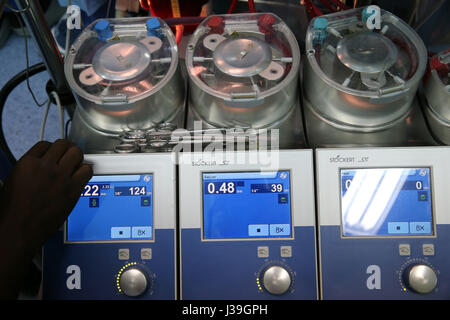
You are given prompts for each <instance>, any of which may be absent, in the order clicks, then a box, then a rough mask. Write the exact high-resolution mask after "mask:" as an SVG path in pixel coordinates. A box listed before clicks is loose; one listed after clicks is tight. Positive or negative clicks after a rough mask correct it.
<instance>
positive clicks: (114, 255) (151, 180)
mask: <svg viewBox="0 0 450 320" xmlns="http://www.w3.org/2000/svg"><path fill="white" fill-rule="evenodd" d="M169 156H170V155H169ZM85 159H86V161H90V162H92V163H93V168H94V176H93V177H92V179H91V180H90V181H89V183H88V184H87V185H86V186H85V188H84V190H83V192H82V194H81V196H80V198H79V200H78V202H77V204H76V205H75V207H74V209H73V210H72V212H71V214H70V215H69V217H68V219H67V222H66V224H65V228H64V230H61V231H59V232H58V233H57V234H56V235H55V236H54V237H53V238H52V239H50V241H49V242H48V243H47V244H46V245H45V247H44V255H43V258H44V261H43V296H44V298H46V299H175V298H176V294H177V293H176V261H175V260H176V259H175V252H176V247H175V237H176V232H175V188H174V180H173V179H174V176H175V175H174V167H172V166H168V165H167V164H168V163H170V162H168V159H167V156H155V155H133V157H130V156H125V155H86V157H85ZM123 163H128V164H129V166H130V168H129V169H128V170H139V169H140V170H142V171H141V172H123V170H122V172H120V171H119V170H118V168H120V167H122V166H123ZM114 171H118V172H120V173H115V172H114ZM158 177H160V178H159V180H158ZM162 177H164V179H166V180H164V181H163V180H162ZM156 188H158V190H159V192H160V198H158V197H157V196H156V197H155V190H156Z"/></svg>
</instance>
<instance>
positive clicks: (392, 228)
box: [388, 222, 409, 234]
mask: <svg viewBox="0 0 450 320" xmlns="http://www.w3.org/2000/svg"><path fill="white" fill-rule="evenodd" d="M388 233H390V234H399V233H409V225H408V222H389V223H388Z"/></svg>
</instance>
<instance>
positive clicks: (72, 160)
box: [59, 146, 84, 175]
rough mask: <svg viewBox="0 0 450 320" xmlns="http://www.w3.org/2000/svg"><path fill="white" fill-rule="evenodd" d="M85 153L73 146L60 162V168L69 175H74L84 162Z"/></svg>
mask: <svg viewBox="0 0 450 320" xmlns="http://www.w3.org/2000/svg"><path fill="white" fill-rule="evenodd" d="M83 158H84V157H83V152H82V151H81V149H80V148H78V147H77V146H71V147H70V148H69V149H68V150H67V151H66V152H65V153H64V155H63V156H62V158H61V159H60V160H59V166H60V168H61V169H62V170H63V171H64V172H67V173H68V174H69V175H72V173H74V172H75V171H76V169H78V167H79V166H80V164H81V162H83Z"/></svg>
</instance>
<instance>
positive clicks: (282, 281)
mask: <svg viewBox="0 0 450 320" xmlns="http://www.w3.org/2000/svg"><path fill="white" fill-rule="evenodd" d="M263 285H264V288H265V289H266V290H267V291H268V292H269V293H271V294H274V295H281V294H283V293H285V292H286V291H287V290H288V289H289V287H290V286H291V275H290V274H289V272H288V271H287V270H286V269H285V268H283V267H280V266H271V267H269V268H267V270H266V271H265V272H264V276H263Z"/></svg>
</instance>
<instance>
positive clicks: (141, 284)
mask: <svg viewBox="0 0 450 320" xmlns="http://www.w3.org/2000/svg"><path fill="white" fill-rule="evenodd" d="M119 285H120V289H121V290H122V292H123V293H124V294H126V295H127V296H129V297H137V296H139V295H141V294H143V293H144V292H145V290H146V289H147V287H148V286H149V283H148V281H147V277H146V275H145V273H144V272H143V271H142V270H140V269H139V268H136V267H132V268H129V269H127V270H126V271H124V272H123V273H122V274H121V275H120V280H119Z"/></svg>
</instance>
